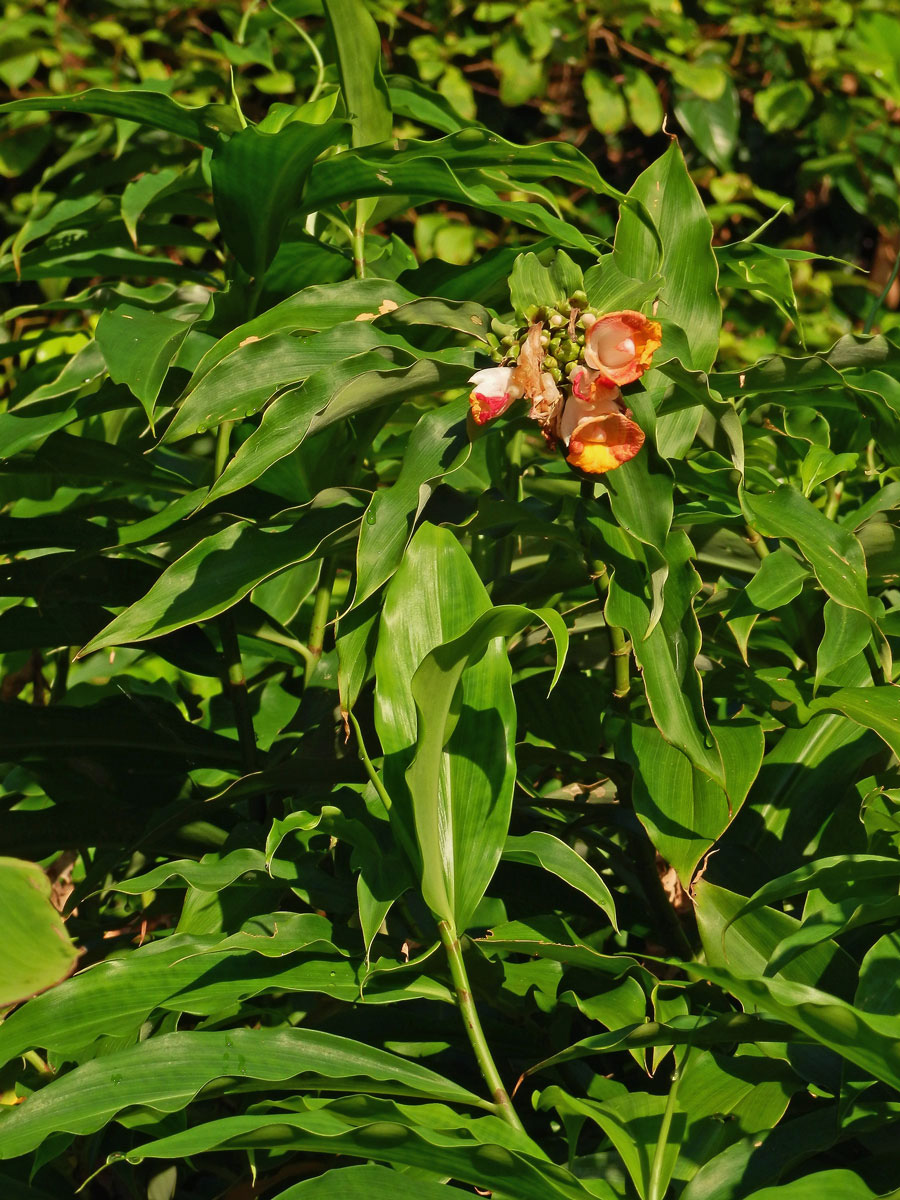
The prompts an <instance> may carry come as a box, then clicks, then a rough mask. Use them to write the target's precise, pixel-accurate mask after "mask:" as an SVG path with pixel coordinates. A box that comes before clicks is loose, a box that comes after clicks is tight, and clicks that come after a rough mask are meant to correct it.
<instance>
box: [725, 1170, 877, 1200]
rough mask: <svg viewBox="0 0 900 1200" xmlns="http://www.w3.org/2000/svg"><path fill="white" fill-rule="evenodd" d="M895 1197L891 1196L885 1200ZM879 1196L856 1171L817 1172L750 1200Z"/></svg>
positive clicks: (838, 1199)
mask: <svg viewBox="0 0 900 1200" xmlns="http://www.w3.org/2000/svg"><path fill="white" fill-rule="evenodd" d="M895 1194H896V1193H894V1192H891V1193H890V1194H889V1196H888V1197H887V1198H886V1200H891V1197H893V1196H894V1195H895ZM875 1196H876V1193H875V1192H873V1191H872V1189H871V1188H870V1187H868V1186H867V1185H866V1184H865V1183H864V1181H863V1180H862V1179H861V1178H860V1177H859V1175H857V1173H856V1172H855V1171H844V1170H838V1171H815V1172H813V1174H812V1175H806V1176H804V1177H803V1178H802V1179H795V1180H793V1181H792V1182H791V1183H779V1184H778V1185H777V1187H767V1188H763V1189H762V1190H761V1191H759V1192H751V1193H750V1195H749V1196H748V1197H747V1200H875Z"/></svg>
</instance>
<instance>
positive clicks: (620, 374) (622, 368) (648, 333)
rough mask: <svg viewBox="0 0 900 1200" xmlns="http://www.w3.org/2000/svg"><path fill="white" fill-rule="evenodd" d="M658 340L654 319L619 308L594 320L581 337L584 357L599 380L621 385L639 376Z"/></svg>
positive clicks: (656, 347) (660, 334) (645, 367)
mask: <svg viewBox="0 0 900 1200" xmlns="http://www.w3.org/2000/svg"><path fill="white" fill-rule="evenodd" d="M661 341H662V329H661V327H660V324H659V322H658V321H651V320H650V319H649V318H648V317H645V316H644V315H643V314H642V313H639V312H634V311H633V310H631V309H623V311H622V312H614V313H608V314H607V315H606V316H605V317H601V318H600V320H599V321H595V322H594V324H593V325H592V326H591V328H590V330H589V332H588V334H587V337H586V338H585V345H584V361H585V362H586V363H587V365H588V366H589V367H591V368H592V369H593V370H595V371H596V372H597V373H598V376H599V378H600V381H601V382H602V383H605V384H607V385H610V384H614V385H618V386H619V387H621V386H622V385H624V384H626V383H633V382H634V380H635V379H640V377H641V376H642V375H643V373H644V372H645V371H646V370H647V368H648V367H649V366H650V361H651V359H652V358H653V355H654V353H655V352H656V351H657V350H658V349H659V347H660V343H661Z"/></svg>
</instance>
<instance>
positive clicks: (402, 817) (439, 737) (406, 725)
mask: <svg viewBox="0 0 900 1200" xmlns="http://www.w3.org/2000/svg"><path fill="white" fill-rule="evenodd" d="M534 616H535V614H533V613H531V612H530V610H528V609H524V608H521V607H518V606H506V607H504V608H498V609H492V608H491V606H490V602H489V600H488V596H487V593H486V592H485V590H484V585H483V584H482V583H481V581H480V579H479V578H478V576H477V573H476V571H475V568H474V567H473V566H472V564H471V562H470V561H469V559H468V558H467V556H466V554H465V553H464V551H463V550H462V548H461V547H460V545H459V543H458V542H457V541H456V539H455V538H454V537H453V535H452V534H451V533H449V532H448V531H445V530H442V529H438V528H436V527H435V526H432V525H427V524H426V525H422V526H421V527H420V528H419V530H418V531H417V532H416V534H415V536H414V537H413V539H412V541H411V542H410V545H409V548H408V549H407V552H406V555H405V557H404V560H403V563H402V565H401V566H400V568H399V570H398V571H397V573H396V574H395V575H394V578H393V579H392V581H391V584H390V586H389V588H388V591H387V595H386V598H385V604H384V609H383V612H382V618H381V628H380V633H379V639H378V647H377V650H376V656H375V669H376V680H377V685H376V694H375V696H376V725H377V728H378V735H379V738H380V739H381V744H382V746H383V748H384V751H385V756H386V758H385V768H384V775H385V785H386V787H387V790H388V793H389V795H390V797H391V800H392V802H393V804H392V809H391V821H392V825H393V826H394V828H395V829H396V831H397V834H398V836H399V837H400V838H401V840H402V843H403V845H404V847H405V848H406V850H407V853H408V854H409V855H410V857H411V859H412V861H413V862H414V863H418V864H419V867H420V870H421V876H422V889H423V895H424V896H425V899H426V902H427V903H428V904H429V905H430V906H431V908H432V911H434V912H435V913H436V914H437V915H438V916H439V917H441V918H444V919H446V920H449V921H451V922H452V923H453V924H454V928H457V929H459V930H463V929H464V928H465V926H466V924H467V922H468V920H469V919H470V918H471V915H472V913H473V912H474V910H475V907H476V905H477V904H478V902H479V901H480V899H481V897H482V895H483V894H484V890H485V888H486V887H487V885H488V883H489V882H490V879H491V877H492V875H493V873H494V870H495V868H496V865H497V862H498V861H499V858H500V854H501V851H502V849H503V844H504V841H505V839H506V834H507V830H508V827H509V814H510V806H511V803H512V791H513V786H514V782H515V768H514V763H513V739H514V737H515V708H514V704H513V698H512V688H511V683H510V667H509V661H508V659H507V655H506V651H505V648H504V647H503V644H502V641H501V640H500V639H501V637H503V636H510V635H511V634H512V633H515V632H518V631H519V630H520V629H522V628H524V626H525V625H527V624H528V623H530V622H531V621H532V620H533V619H534ZM539 616H540V619H542V620H545V622H547V623H549V624H550V627H551V630H552V632H553V635H554V638H555V640H556V641H557V646H558V647H560V646H562V645H564V644H565V630H564V627H563V626H562V622H561V620H560V618H559V617H558V616H556V614H550V613H541V614H539ZM467 668H468V669H467ZM460 684H461V687H460ZM458 688H459V691H458Z"/></svg>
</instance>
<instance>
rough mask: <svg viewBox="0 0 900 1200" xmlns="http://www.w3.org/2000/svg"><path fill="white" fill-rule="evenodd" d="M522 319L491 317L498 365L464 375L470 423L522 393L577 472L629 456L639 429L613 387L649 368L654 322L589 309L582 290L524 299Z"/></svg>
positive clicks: (640, 438) (655, 339)
mask: <svg viewBox="0 0 900 1200" xmlns="http://www.w3.org/2000/svg"><path fill="white" fill-rule="evenodd" d="M524 317H525V321H526V325H525V326H524V327H519V328H516V327H514V326H511V325H506V324H504V323H503V322H501V321H497V320H495V321H493V322H492V337H491V344H492V347H493V349H492V353H493V357H494V360H495V362H496V363H497V364H498V365H497V366H495V367H489V368H487V369H486V370H483V371H476V372H475V374H474V375H473V376H472V378H471V380H470V382H471V383H473V384H474V387H473V389H472V394H471V395H470V397H469V404H470V406H471V410H472V417H473V419H474V420H475V422H476V424H478V425H484V424H486V423H487V422H488V421H492V420H494V418H495V417H499V416H500V415H501V413H504V412H506V410H507V409H508V408H509V406H510V405H511V404H512V403H513V401H514V400H518V399H519V398H520V397H522V396H524V397H526V398H527V399H528V400H530V401H531V410H530V413H529V415H530V416H531V417H532V418H533V419H534V420H536V421H537V422H538V424H539V425H540V427H541V431H542V433H543V434H544V437H545V438H546V440H547V442H548V444H549V445H550V446H555V445H557V444H558V443H562V445H563V446H564V447H565V450H566V460H567V461H568V462H569V463H571V465H572V466H573V467H577V468H578V469H579V470H580V471H585V472H587V473H588V474H591V475H598V474H602V473H603V472H605V471H612V470H614V469H615V468H616V467H618V466H621V464H622V463H624V462H627V461H628V460H629V459H630V458H634V456H635V455H636V454H637V452H638V451H639V450H640V448H641V446H642V445H643V444H644V433H643V430H641V429H640V428H639V427H638V425H636V424H635V422H634V421H633V420H632V414H631V411H630V410H629V409H628V407H627V406H626V404H625V401H624V399H623V397H622V393H621V391H620V390H619V389H620V388H621V387H624V385H625V384H628V383H633V382H634V381H635V380H636V379H640V377H641V375H643V373H644V372H645V371H646V370H647V368H648V367H649V366H650V363H651V360H652V358H653V355H654V353H655V352H656V350H658V349H659V346H660V341H661V329H660V326H659V323H658V322H656V321H651V320H650V319H649V318H648V317H645V316H643V314H642V313H639V312H633V311H631V310H630V309H625V310H623V311H621V312H612V313H600V312H597V311H596V310H595V309H592V308H589V307H588V303H587V296H586V295H585V293H584V292H576V293H574V295H572V296H571V297H570V298H569V300H568V301H567V302H566V303H564V304H561V305H558V306H556V307H554V308H550V307H547V306H538V305H532V306H531V307H530V308H528V309H526V310H525V313H524ZM494 343H496V344H494Z"/></svg>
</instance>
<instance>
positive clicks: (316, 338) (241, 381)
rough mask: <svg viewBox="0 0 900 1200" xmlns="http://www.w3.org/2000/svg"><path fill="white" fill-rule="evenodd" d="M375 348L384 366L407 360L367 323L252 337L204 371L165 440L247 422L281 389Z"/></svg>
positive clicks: (395, 343)
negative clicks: (380, 351)
mask: <svg viewBox="0 0 900 1200" xmlns="http://www.w3.org/2000/svg"><path fill="white" fill-rule="evenodd" d="M379 347H383V349H384V360H385V363H387V362H389V361H390V360H389V358H388V357H387V356H388V355H390V354H392V353H394V352H395V351H396V352H401V353H402V354H403V355H404V356H405V354H406V349H407V348H406V343H405V342H403V340H402V339H400V338H394V339H391V337H390V336H389V335H388V334H385V333H382V332H381V330H380V329H376V328H373V326H372V325H371V324H370V323H369V322H368V321H353V322H352V323H350V324H348V325H346V326H344V325H340V326H336V327H334V328H332V329H327V330H325V331H324V332H322V333H318V334H314V335H313V336H311V337H303V338H299V337H291V336H290V335H289V334H287V333H272V334H269V335H268V336H267V337H264V338H256V337H254V336H252V335H251V336H250V337H249V338H246V339H245V340H244V341H243V342H242V343H241V344H240V345H238V346H237V347H236V348H235V349H233V350H232V351H231V352H230V353H229V354H228V355H226V357H225V358H222V359H220V360H219V361H218V362H216V363H215V364H214V365H213V366H212V367H211V368H210V369H209V370H208V371H205V372H204V373H203V374H202V375H201V376H200V378H199V380H198V382H197V384H196V386H195V387H194V386H192V385H191V384H189V385H188V390H187V392H186V394H185V396H184V398H183V400H182V403H181V406H180V408H179V409H178V411H177V412H176V413H175V416H174V417H173V419H172V422H171V424H170V425H169V427H168V428H167V430H166V432H165V434H164V436H163V441H165V442H176V441H179V440H180V439H181V438H185V437H190V436H191V435H192V434H195V433H205V432H206V430H207V429H212V428H214V427H215V426H216V425H219V424H220V423H221V422H222V421H234V420H240V419H241V418H242V417H251V416H253V414H254V413H256V412H258V411H259V409H261V408H262V407H263V405H264V404H265V403H266V402H267V401H268V400H270V399H271V398H272V397H273V396H274V395H275V394H276V393H277V392H279V391H282V390H283V389H284V388H287V387H290V386H291V385H293V384H297V383H300V382H301V381H302V380H304V379H307V378H308V377H309V376H310V375H313V374H315V372H317V371H320V370H322V369H323V368H327V367H337V366H338V365H339V364H341V363H344V362H345V361H346V360H352V358H353V356H354V355H356V354H361V353H363V352H364V351H366V350H374V349H377V348H379ZM398 356H399V355H398Z"/></svg>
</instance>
